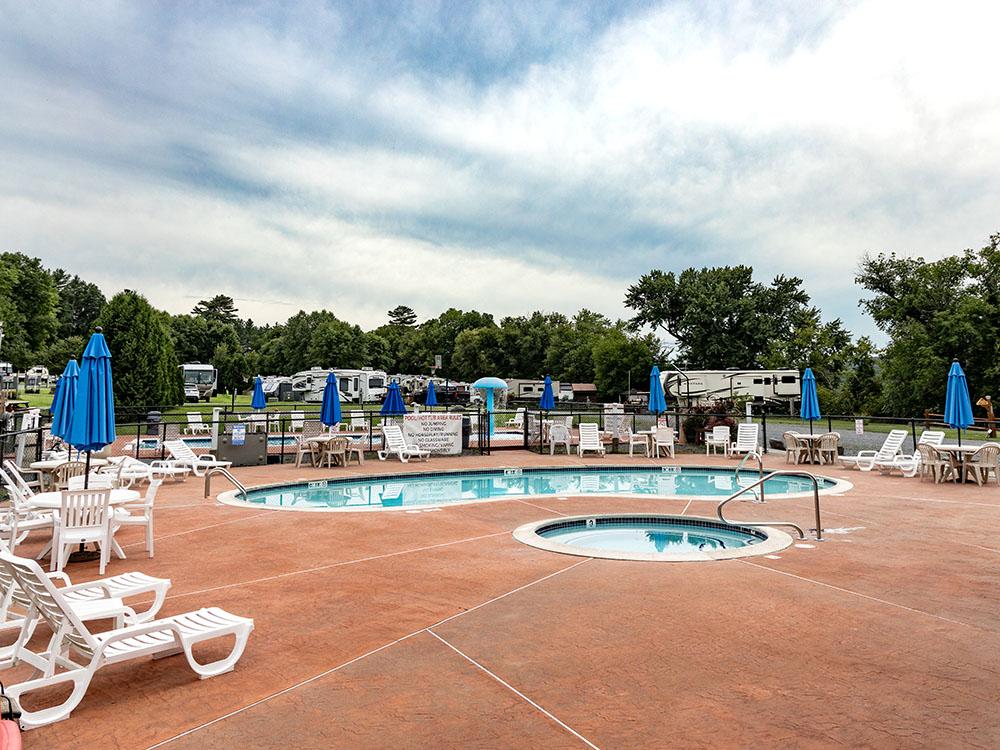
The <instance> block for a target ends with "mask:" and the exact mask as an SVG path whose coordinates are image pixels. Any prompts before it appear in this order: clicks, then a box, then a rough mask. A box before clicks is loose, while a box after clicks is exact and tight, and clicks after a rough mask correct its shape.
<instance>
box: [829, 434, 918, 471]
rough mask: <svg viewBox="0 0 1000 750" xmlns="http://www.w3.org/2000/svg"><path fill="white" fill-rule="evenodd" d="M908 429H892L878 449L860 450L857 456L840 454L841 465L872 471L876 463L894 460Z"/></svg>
mask: <svg viewBox="0 0 1000 750" xmlns="http://www.w3.org/2000/svg"><path fill="white" fill-rule="evenodd" d="M906 434H907V433H906V430H890V431H889V434H888V435H886V438H885V441H884V442H883V443H882V447H881V448H879V449H878V450H877V451H871V450H866V451H858V455H856V456H840V458H839V459H838V460H839V461H840V465H841V466H844V467H846V468H850V467H852V466H853V467H855V468H858V469H860V470H861V471H871V470H872V469H874V468H875V465H876V463H878V462H881V463H888V462H891V461H893V460H894V459H895V458H896V456H897V455H899V452H900V450H902V448H903V441H904V440H906Z"/></svg>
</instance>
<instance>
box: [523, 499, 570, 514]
mask: <svg viewBox="0 0 1000 750" xmlns="http://www.w3.org/2000/svg"><path fill="white" fill-rule="evenodd" d="M517 502H519V503H523V504H524V505H530V506H531V507H532V508H538V509H539V510H544V511H545V512H546V513H555V514H556V515H557V516H565V515H566V514H565V513H561V512H559V511H558V510H552V509H551V508H546V507H545V506H543V505H535V503H529V502H528V501H527V500H518V501H517Z"/></svg>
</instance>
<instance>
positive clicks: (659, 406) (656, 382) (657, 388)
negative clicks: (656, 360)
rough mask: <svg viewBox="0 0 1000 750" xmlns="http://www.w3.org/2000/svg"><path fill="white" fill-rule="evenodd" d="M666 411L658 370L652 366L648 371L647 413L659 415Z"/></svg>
mask: <svg viewBox="0 0 1000 750" xmlns="http://www.w3.org/2000/svg"><path fill="white" fill-rule="evenodd" d="M666 410H667V397H666V395H664V393H663V382H662V381H661V380H660V368H659V367H657V366H656V365H653V369H652V370H650V371H649V413H650V414H656V415H660V414H663V412H665V411H666Z"/></svg>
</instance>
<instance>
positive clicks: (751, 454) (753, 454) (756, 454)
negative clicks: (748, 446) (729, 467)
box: [733, 449, 765, 503]
mask: <svg viewBox="0 0 1000 750" xmlns="http://www.w3.org/2000/svg"><path fill="white" fill-rule="evenodd" d="M751 458H755V459H757V478H758V479H763V478H764V459H763V458H761V455H760V451H758V450H756V449H754V450H752V451H747V454H746V455H745V456H743V458H741V459H740V462H739V463H738V464H736V471H735V472H734V473H733V476H734V477H735V479H736V485H737V486H739V484H740V470H741V469H742V468H743V465H744V464H745V463H746V462H747V461H749V460H750V459H751ZM747 489H749V487H747ZM754 497H756V498H757V502H760V503H763V502H765V500H764V485H761V486H760V493H759V495H758V493H756V492H755V493H754Z"/></svg>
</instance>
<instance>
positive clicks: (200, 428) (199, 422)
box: [184, 411, 212, 435]
mask: <svg viewBox="0 0 1000 750" xmlns="http://www.w3.org/2000/svg"><path fill="white" fill-rule="evenodd" d="M187 421H188V423H187V427H185V428H184V432H185V434H188V435H207V434H209V433H211V432H212V428H211V427H209V426H208V425H207V424H205V422H204V420H203V419H202V417H201V412H199V411H189V412H188V414H187Z"/></svg>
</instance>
